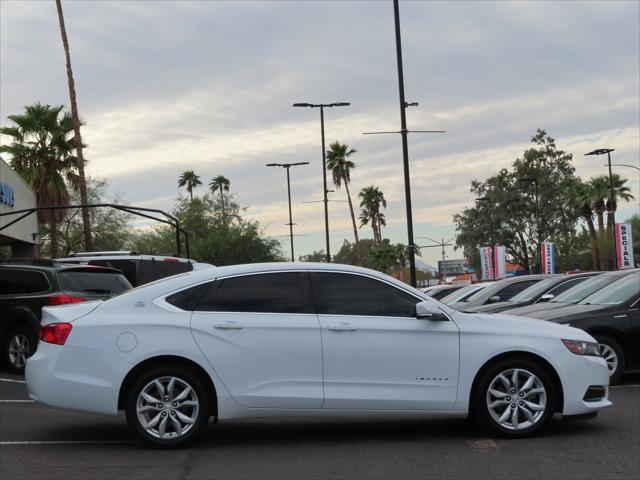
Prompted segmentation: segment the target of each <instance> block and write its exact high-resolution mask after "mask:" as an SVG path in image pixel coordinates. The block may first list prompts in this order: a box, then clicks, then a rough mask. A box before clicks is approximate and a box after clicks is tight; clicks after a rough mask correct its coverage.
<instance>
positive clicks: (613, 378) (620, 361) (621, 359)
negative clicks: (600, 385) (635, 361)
mask: <svg viewBox="0 0 640 480" xmlns="http://www.w3.org/2000/svg"><path fill="white" fill-rule="evenodd" d="M593 338H595V339H596V341H597V342H598V343H599V344H600V345H605V346H607V347H609V348H611V349H612V350H613V351H614V352H615V354H616V357H617V366H616V368H615V370H614V371H613V372H611V371H610V375H609V385H615V384H616V383H618V382H619V381H620V378H621V377H622V374H623V373H624V366H625V362H626V358H625V356H624V350H622V347H621V346H620V344H619V343H618V342H617V341H615V340H614V339H613V338H611V337H609V336H607V335H594V336H593ZM607 363H608V362H607Z"/></svg>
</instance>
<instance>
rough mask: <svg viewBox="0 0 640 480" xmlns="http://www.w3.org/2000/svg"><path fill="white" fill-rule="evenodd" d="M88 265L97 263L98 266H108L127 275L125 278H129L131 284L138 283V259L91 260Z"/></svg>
mask: <svg viewBox="0 0 640 480" xmlns="http://www.w3.org/2000/svg"><path fill="white" fill-rule="evenodd" d="M89 265H97V266H99V267H109V268H115V269H116V270H120V271H121V272H122V274H123V275H124V276H125V277H127V280H129V282H130V283H131V285H135V286H137V285H138V282H137V277H138V273H137V269H138V260H91V261H90V262H89Z"/></svg>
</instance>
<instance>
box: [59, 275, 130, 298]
mask: <svg viewBox="0 0 640 480" xmlns="http://www.w3.org/2000/svg"><path fill="white" fill-rule="evenodd" d="M58 281H59V282H60V286H61V287H62V289H63V290H66V291H69V292H89V293H98V294H102V295H117V294H119V293H122V292H124V291H126V290H129V289H130V288H131V284H130V283H129V281H128V280H127V279H126V278H125V277H124V275H122V274H120V273H112V272H104V271H100V270H98V269H95V270H89V269H87V270H76V269H73V270H67V271H64V270H63V271H61V272H58Z"/></svg>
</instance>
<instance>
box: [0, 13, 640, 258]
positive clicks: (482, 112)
mask: <svg viewBox="0 0 640 480" xmlns="http://www.w3.org/2000/svg"><path fill="white" fill-rule="evenodd" d="M63 6H64V9H65V17H66V24H67V31H68V35H69V39H70V44H71V58H72V63H73V69H74V75H75V80H76V88H77V93H78V103H79V109H80V113H81V116H82V117H83V119H84V121H85V122H86V127H85V128H84V131H83V136H84V139H85V141H86V142H87V143H88V144H89V148H88V149H87V150H86V156H87V158H88V160H89V162H90V163H89V165H88V168H87V170H88V173H89V175H93V176H101V177H105V178H107V179H108V180H109V182H110V184H111V187H112V189H113V190H114V191H120V192H122V193H123V194H125V196H126V197H127V199H128V201H129V202H130V203H133V204H138V205H144V206H151V207H157V208H165V209H168V208H170V207H171V205H172V203H173V200H174V199H175V197H176V195H177V193H178V190H177V178H178V176H179V175H180V173H181V172H182V171H184V170H186V169H194V170H195V171H196V173H198V174H199V175H201V177H202V179H203V181H204V182H205V184H206V183H208V181H209V180H210V179H211V178H212V177H214V176H216V175H218V174H223V175H225V176H226V177H228V178H229V179H230V180H231V187H232V191H233V192H234V193H236V194H237V198H238V200H239V202H240V203H241V205H243V206H247V207H249V208H248V210H247V214H249V215H250V216H252V217H254V218H255V219H257V220H259V221H260V222H261V224H262V225H263V227H264V228H265V232H266V233H267V234H269V235H274V236H276V235H283V234H285V233H286V227H285V226H284V224H285V223H286V222H287V221H288V220H287V217H286V190H285V176H284V172H283V171H281V170H280V169H267V168H265V167H264V164H265V163H268V162H274V161H277V162H281V161H308V162H310V163H311V165H309V166H306V167H299V168H297V169H296V170H292V190H293V192H292V193H293V197H294V221H295V222H296V223H298V226H297V227H296V233H300V234H306V235H307V236H303V237H299V238H298V239H297V240H296V242H297V253H300V254H302V253H308V252H310V251H312V250H319V249H321V248H324V243H323V238H324V237H323V233H322V231H323V223H322V222H323V219H322V215H321V212H322V207H321V204H319V203H306V204H302V203H301V202H304V201H306V202H308V201H313V200H318V199H320V198H321V195H322V187H321V166H320V162H321V159H320V154H321V150H320V135H319V134H320V132H319V112H317V111H316V110H310V109H293V108H291V104H292V103H294V102H298V101H310V102H331V101H348V102H351V103H352V106H351V107H349V108H340V109H335V110H329V111H327V113H326V136H327V141H328V142H330V141H333V140H336V139H338V140H340V141H341V142H343V143H347V144H349V145H350V146H352V147H353V148H356V149H357V150H358V153H357V154H356V155H355V156H354V158H353V159H354V161H355V162H356V164H357V168H356V170H355V171H354V172H353V175H352V183H353V187H352V191H353V192H354V193H357V192H358V191H359V190H360V188H361V187H363V186H366V185H369V184H376V185H379V186H380V187H381V188H382V190H383V191H384V193H385V196H386V197H387V199H388V201H389V207H388V209H387V212H386V215H387V218H388V223H389V225H388V227H387V229H386V230H385V232H384V234H385V235H386V236H389V237H391V238H392V240H393V241H398V242H405V243H406V227H405V224H404V214H405V213H404V196H403V181H402V166H401V145H400V138H399V136H397V135H388V136H382V135H380V136H363V135H362V132H365V131H375V130H395V129H398V128H399V111H398V105H397V88H398V87H397V76H396V75H397V74H396V65H395V43H394V30H393V8H392V4H391V2H390V1H380V2H364V1H362V2H311V1H300V2H266V1H262V2H231V1H229V2H214V1H193V2H169V1H113V2H111V1H108V0H101V1H86V0H84V1H74V2H71V1H65V2H63ZM400 9H401V19H402V35H403V50H404V64H405V89H406V93H407V100H409V101H418V102H420V107H418V108H412V109H410V110H409V111H408V122H409V127H410V128H413V129H438V130H439V129H443V130H446V131H447V133H446V134H414V135H412V136H411V137H410V139H409V149H410V150H409V151H410V158H411V169H412V189H413V193H414V195H413V204H414V209H415V211H414V221H415V222H416V223H415V226H414V230H415V234H416V235H417V236H429V237H432V238H441V237H446V238H448V237H451V236H453V233H454V227H453V225H452V223H451V221H452V216H453V214H455V213H457V212H459V211H461V210H462V209H463V208H464V207H465V206H468V205H471V204H472V203H473V198H472V196H471V194H470V193H469V182H470V181H471V180H472V179H473V178H481V179H483V178H486V177H487V176H489V175H491V174H493V173H494V172H496V171H497V170H498V169H499V168H502V167H507V166H509V164H510V163H511V162H512V161H513V160H514V159H515V158H516V157H518V156H519V155H520V154H521V153H522V151H523V150H524V149H526V148H528V147H529V139H530V137H531V136H532V135H533V134H534V133H535V131H536V129H537V128H538V127H540V128H545V129H546V130H547V131H548V132H549V133H550V134H551V135H552V136H553V137H555V138H556V140H557V143H558V145H559V147H560V148H562V149H564V150H567V151H569V152H571V153H573V154H574V159H575V165H576V168H577V174H578V175H580V176H581V177H583V178H588V177H589V176H592V175H595V174H604V173H606V169H605V168H604V167H603V166H602V164H603V162H602V161H601V160H600V159H597V158H594V157H584V156H583V154H584V153H585V152H587V151H590V150H592V149H594V148H599V147H611V148H615V149H616V151H615V152H614V159H615V163H627V164H632V165H638V159H639V153H640V93H639V92H640V60H639V59H640V3H639V2H636V1H629V2H614V1H606V2H516V1H513V2H401V5H400ZM0 42H1V45H0V121H1V122H2V124H5V123H6V116H7V115H10V114H13V113H18V112H20V111H21V110H22V107H23V105H26V104H30V103H33V102H35V101H38V100H39V101H41V102H43V103H50V104H65V105H67V104H68V90H67V83H66V72H65V68H64V55H63V51H62V45H61V40H60V34H59V30H58V24H57V17H56V10H55V4H54V2H53V1H35V2H29V1H8V0H0ZM619 173H620V174H623V175H625V176H627V177H629V179H630V187H631V188H632V190H633V193H634V195H636V197H637V198H638V197H640V183H639V180H640V179H639V178H638V174H637V172H636V171H635V170H632V169H620V170H619ZM204 191H205V188H204V187H202V188H199V189H197V190H196V191H195V193H196V194H198V193H200V194H201V193H204ZM331 198H333V199H336V200H344V192H342V191H337V192H336V193H333V194H332V197H331ZM330 209H331V217H330V222H331V229H332V245H333V251H334V252H335V251H336V250H337V248H338V247H339V245H340V244H341V243H342V240H343V239H344V238H347V239H349V240H352V235H353V234H352V233H350V220H349V218H348V208H347V206H346V203H337V202H336V203H332V204H330ZM637 211H638V200H636V201H634V202H633V203H631V204H627V205H626V206H624V207H623V209H622V210H621V212H620V215H619V216H618V217H617V218H620V219H624V218H625V217H628V216H630V215H631V214H633V213H635V212H637ZM362 232H363V233H362V234H361V235H364V236H371V233H370V229H368V228H367V227H365V228H363V230H362ZM418 243H424V241H423V240H420V241H419V242H418ZM284 246H285V251H287V249H288V244H286V243H285V244H284ZM447 254H448V256H449V257H451V258H455V257H458V256H460V255H461V254H460V252H455V253H454V252H453V250H448V252H447ZM438 257H439V249H426V250H425V251H424V255H423V258H424V259H425V260H427V261H428V262H430V263H432V264H435V262H436V261H437V258H438Z"/></svg>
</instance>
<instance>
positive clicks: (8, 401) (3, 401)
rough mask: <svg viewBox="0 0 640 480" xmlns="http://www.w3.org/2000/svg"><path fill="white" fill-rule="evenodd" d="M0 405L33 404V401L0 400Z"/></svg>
mask: <svg viewBox="0 0 640 480" xmlns="http://www.w3.org/2000/svg"><path fill="white" fill-rule="evenodd" d="M0 403H35V401H34V400H0Z"/></svg>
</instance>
